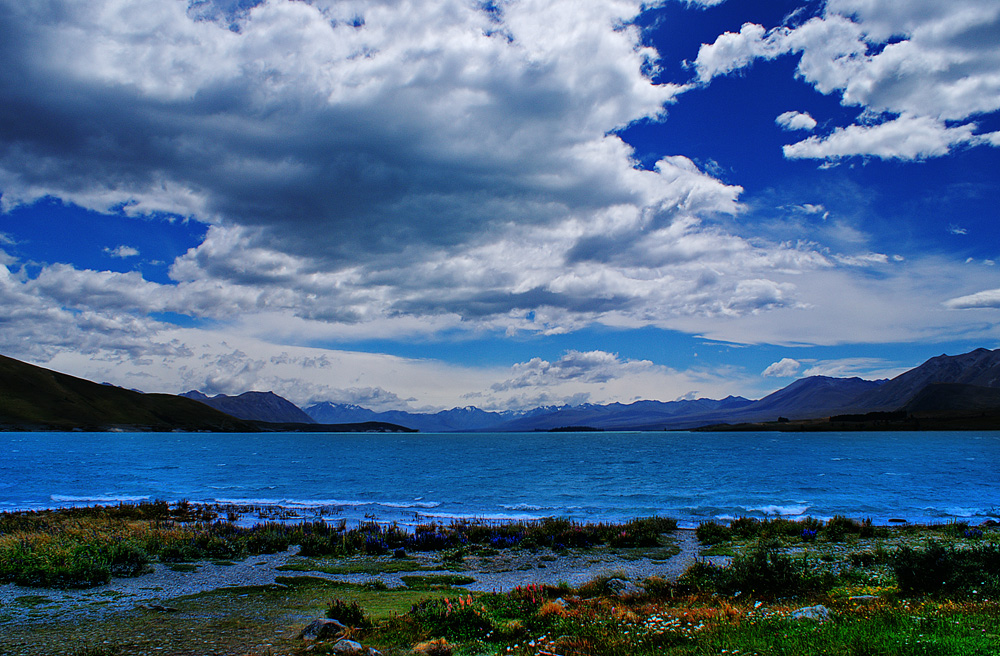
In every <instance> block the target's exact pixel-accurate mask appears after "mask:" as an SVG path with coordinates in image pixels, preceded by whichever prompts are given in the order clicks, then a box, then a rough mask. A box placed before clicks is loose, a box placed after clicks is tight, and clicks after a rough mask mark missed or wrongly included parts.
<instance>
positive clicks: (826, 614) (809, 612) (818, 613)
mask: <svg viewBox="0 0 1000 656" xmlns="http://www.w3.org/2000/svg"><path fill="white" fill-rule="evenodd" d="M792 619H793V620H812V621H813V622H826V621H827V620H829V619H830V609H829V608H827V607H826V606H823V605H819V606H806V607H805V608H800V609H798V610H793V611H792Z"/></svg>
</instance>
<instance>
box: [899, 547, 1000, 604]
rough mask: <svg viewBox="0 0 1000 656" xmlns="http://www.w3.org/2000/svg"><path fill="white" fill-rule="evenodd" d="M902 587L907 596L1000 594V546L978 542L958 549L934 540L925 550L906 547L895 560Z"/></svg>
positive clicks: (993, 595)
mask: <svg viewBox="0 0 1000 656" xmlns="http://www.w3.org/2000/svg"><path fill="white" fill-rule="evenodd" d="M892 567H893V571H894V572H895V574H896V581H897V583H898V584H899V589H900V591H902V593H903V594H906V595H917V594H941V595H953V596H960V597H964V596H968V595H972V594H977V595H983V596H991V597H996V596H998V595H1000V546H997V545H976V546H974V547H972V548H971V549H967V550H958V549H955V547H954V546H948V547H945V546H943V545H941V544H940V543H937V542H932V543H931V544H929V545H928V546H927V547H925V548H923V549H913V548H911V547H903V548H901V549H900V550H899V551H897V552H896V554H895V557H894V558H893V563H892Z"/></svg>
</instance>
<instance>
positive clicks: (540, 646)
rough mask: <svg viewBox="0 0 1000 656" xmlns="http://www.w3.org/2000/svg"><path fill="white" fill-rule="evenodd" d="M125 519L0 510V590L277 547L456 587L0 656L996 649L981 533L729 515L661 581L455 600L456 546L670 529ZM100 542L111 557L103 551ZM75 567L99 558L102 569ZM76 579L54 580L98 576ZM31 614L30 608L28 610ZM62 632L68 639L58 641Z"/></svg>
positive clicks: (221, 600)
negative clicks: (440, 569) (437, 558)
mask: <svg viewBox="0 0 1000 656" xmlns="http://www.w3.org/2000/svg"><path fill="white" fill-rule="evenodd" d="M140 505H142V504H140ZM145 506H146V507H142V508H140V507H138V506H130V505H123V506H116V507H110V508H90V509H73V510H60V511H45V512H36V513H8V514H5V515H0V559H2V566H3V568H4V569H3V571H4V572H5V574H4V576H6V577H7V578H5V579H4V580H5V581H8V582H13V581H15V580H16V579H17V576H18V574H17V573H16V572H17V570H18V568H21V569H25V568H26V567H27V568H28V569H31V571H34V572H35V574H33V575H32V576H31V577H27V578H28V579H30V580H31V581H32V583H31V584H32V585H35V586H41V587H40V588H39V590H40V593H43V592H44V586H59V585H69V584H71V583H69V581H71V580H72V579H71V573H66V570H65V568H67V567H70V564H71V563H74V562H76V563H79V562H90V563H91V564H93V563H103V565H102V566H104V567H106V568H107V570H108V573H109V574H110V575H111V576H119V575H138V574H141V571H142V569H143V567H148V566H149V564H150V563H152V562H154V561H157V560H158V561H161V562H181V560H182V559H190V560H199V559H206V558H219V557H223V554H228V555H226V556H225V557H231V558H241V557H245V556H246V555H249V554H254V553H262V552H263V551H264V550H267V549H282V548H287V547H288V545H292V544H300V545H303V549H304V548H305V545H308V544H312V545H313V546H312V547H310V548H311V549H312V550H313V551H312V552H309V553H307V554H302V557H303V558H306V557H308V558H313V559H318V560H322V561H323V562H327V563H342V564H347V563H351V562H359V559H371V558H373V557H376V556H377V557H378V558H381V559H382V560H386V562H392V560H394V558H393V556H400V557H399V558H396V559H395V560H398V561H399V562H405V560H404V559H403V558H402V553H401V552H405V551H406V550H411V551H412V550H416V549H418V548H426V549H427V550H428V551H430V550H435V551H439V552H440V553H441V555H442V559H444V557H445V556H449V557H450V558H451V562H452V563H453V564H454V565H455V566H456V567H455V569H456V573H455V574H450V575H439V574H420V575H412V576H407V577H405V579H404V581H405V583H406V584H405V585H403V586H400V587H394V588H389V587H386V586H385V585H379V584H378V582H377V581H374V580H373V581H370V582H368V583H345V582H337V581H330V580H327V579H322V578H318V577H316V576H308V575H305V572H301V573H300V572H296V575H294V576H287V577H280V578H279V579H278V580H277V581H276V582H275V583H274V584H273V585H263V586H254V587H249V588H247V587H242V588H239V587H238V588H222V589H218V590H212V591H209V592H205V593H199V594H195V595H190V596H186V597H181V598H178V599H175V600H172V601H171V603H170V606H171V607H170V608H168V609H165V608H162V607H159V608H139V609H136V610H134V611H130V612H126V613H119V614H117V615H114V616H109V617H104V618H99V619H95V620H92V621H87V622H85V623H82V622H81V623H76V624H74V625H73V626H72V627H66V626H60V625H58V624H44V623H39V625H37V626H32V627H18V628H17V630H14V629H13V628H12V630H11V631H9V632H7V633H8V634H9V638H7V639H9V640H15V639H16V640H19V641H20V642H18V643H17V647H16V648H15V647H13V646H12V645H11V644H9V643H8V644H0V652H3V653H5V654H6V653H11V654H15V653H17V654H20V653H24V654H34V653H65V654H70V655H72V656H84V655H85V654H86V656H117V655H121V654H130V653H147V652H153V651H155V652H156V653H165V654H171V653H175V654H189V653H190V654H193V653H201V652H198V651H197V649H202V650H205V649H208V651H206V652H204V653H209V652H211V653H218V654H233V655H246V654H259V655H261V656H278V655H279V654H282V655H285V654H287V655H300V654H301V655H305V654H333V653H345V652H344V651H343V650H344V649H345V648H346V647H345V644H346V643H347V642H350V643H353V644H357V645H363V648H364V649H368V648H372V649H376V650H378V651H379V652H381V653H382V654H384V655H387V656H389V655H394V656H395V655H403V654H407V655H410V654H425V655H454V656H471V655H473V654H476V655H480V654H499V655H503V656H506V655H516V656H529V655H530V656H552V655H559V656H570V655H573V656H582V655H590V656H605V655H607V656H611V655H625V654H630V655H631V654H635V655H639V656H644V655H647V654H648V655H652V654H680V655H691V656H695V655H698V656H707V655H709V654H711V655H713V656H721V655H723V654H725V655H726V656H728V655H730V654H739V655H743V656H745V655H747V654H757V655H759V656H765V655H768V656H769V655H772V654H774V655H778V654H833V655H835V656H861V655H863V654H887V655H892V656H896V655H898V656H910V655H913V656H916V655H918V654H920V655H928V654H930V655H938V654H940V655H941V656H944V655H952V654H957V655H968V656H979V655H982V656H986V655H987V654H995V653H998V651H1000V527H997V526H996V525H993V524H992V523H986V524H983V525H979V526H970V525H969V524H966V523H963V522H953V523H948V524H943V525H936V526H912V525H901V526H889V527H883V526H872V525H871V523H870V522H864V521H856V520H851V519H848V518H843V517H837V518H833V519H831V520H829V521H825V522H824V521H819V520H814V519H803V520H796V521H793V520H787V519H770V520H758V519H750V518H740V519H737V520H733V521H731V522H726V523H721V522H720V523H705V524H702V525H701V526H700V527H699V528H698V529H697V531H696V534H697V536H698V539H699V541H700V542H701V553H702V557H700V558H699V559H698V560H697V562H696V563H695V564H694V565H693V566H692V567H690V568H689V569H688V570H687V571H686V572H685V573H684V574H683V575H682V576H680V577H679V578H677V579H676V580H667V579H664V578H660V577H650V578H645V579H641V580H627V579H626V578H624V577H622V576H620V575H619V574H617V573H615V572H602V573H595V576H594V577H593V578H592V579H591V580H589V581H587V582H586V583H584V584H582V585H577V586H569V585H567V584H565V583H559V584H553V583H551V582H548V583H539V584H529V585H521V586H517V587H515V588H513V589H509V590H505V591H493V592H484V591H470V590H468V589H465V588H463V587H461V586H462V585H464V584H466V583H468V582H470V581H471V580H473V578H474V577H475V576H476V572H475V571H464V572H461V573H458V572H457V570H460V569H461V565H462V563H463V560H464V559H463V558H462V552H463V550H464V551H465V552H466V553H478V554H483V553H486V554H487V555H488V554H490V553H491V552H493V551H495V552H500V551H503V550H508V551H524V552H527V553H531V552H538V553H545V554H546V555H547V557H553V556H554V557H556V558H558V557H559V556H560V554H563V553H570V552H574V551H577V550H587V549H610V550H619V551H621V552H623V553H624V552H631V551H633V550H640V551H641V550H643V549H650V550H657V549H662V548H663V544H664V539H665V537H669V534H670V533H671V532H672V531H675V525H674V524H673V522H672V521H671V520H665V519H662V518H651V519H642V520H635V521H632V522H626V523H623V524H618V525H610V524H602V525H589V524H577V523H574V522H569V521H568V520H546V521H540V522H520V523H510V524H495V523H475V522H456V523H454V524H451V525H440V524H435V525H427V526H424V527H420V528H419V530H411V531H404V530H402V529H400V528H399V527H392V526H391V525H390V526H388V527H386V526H379V525H377V524H374V523H373V524H372V525H364V524H363V525H360V526H357V527H354V528H351V529H347V528H346V527H344V526H338V525H337V524H333V525H329V526H328V530H327V531H326V532H324V531H322V530H319V529H318V527H317V526H315V525H313V523H307V524H285V523H278V522H265V523H262V524H258V525H256V526H253V527H242V528H241V527H237V526H236V525H235V524H234V523H233V522H231V521H229V519H230V518H228V517H227V518H226V519H225V520H221V521H220V519H219V517H218V516H212V515H213V513H215V512H216V510H215V509H207V508H195V507H191V506H189V505H184V504H176V505H173V506H171V505H167V504H162V503H159V502H157V503H151V504H145ZM303 543H305V544H303ZM115 545H117V548H118V549H119V550H125V551H120V552H116V551H114V548H113V547H114V546H115ZM220 545H222V546H220ZM282 545H284V547H283V546H282ZM130 549H136V550H141V552H142V554H144V556H145V561H144V564H143V560H142V558H140V557H139V556H135V555H131V556H121V555H117V558H118V559H119V560H114V558H115V557H116V554H119V553H131V552H129V551H128V550H130ZM95 553H103V554H105V555H104V556H102V557H101V558H103V560H101V558H97V557H96V556H94V554H95ZM55 554H62V555H61V556H59V557H56V555H55ZM310 554H311V555H310ZM548 554H552V555H553V556H549V555H548ZM18 558H20V560H18ZM60 558H63V560H62V561H60V560H59V559H60ZM46 559H48V561H46ZM74 559H75V560H74ZM88 559H89V560H88ZM130 559H131V560H130ZM46 562H48V563H49V566H50V569H49V570H47V569H45V567H46V565H44V563H46ZM443 562H448V561H447V560H443ZM60 563H62V564H60ZM78 567H82V566H78ZM32 568H33V569H32ZM60 568H63V569H60ZM70 571H72V570H70ZM399 571H410V570H408V569H407V568H400V569H399ZM88 576H89V578H88V577H87V576H85V577H83V578H81V579H80V580H79V582H77V583H72V585H81V584H83V583H86V582H87V581H94V580H96V579H97V578H100V577H99V576H97V577H95V576H94V575H93V574H92V573H91V574H88ZM102 576H103V575H102ZM22 577H23V575H22ZM32 577H33V578H32ZM407 579H408V580H407ZM42 599H44V595H43V594H39V595H38V598H37V599H35V601H34V602H33V603H44V602H43V601H41V600H42ZM24 603H28V601H27V600H25V601H24ZM310 616H311V617H315V618H323V617H325V618H330V619H335V620H337V621H338V622H339V623H340V624H342V625H343V627H342V628H341V629H340V630H338V631H337V632H336V633H334V634H332V635H329V636H326V637H325V638H322V639H304V638H303V637H301V635H300V634H301V631H302V630H303V628H304V627H305V624H306V622H305V620H304V619H303V618H308V617H310ZM22 629H23V632H22ZM164 629H169V630H166V631H165V630H164ZM67 636H73V640H72V641H68V642H63V643H60V640H65V639H66V638H67ZM7 639H5V640H7ZM345 641H346V642H345ZM54 646H58V648H55V647H54ZM359 648H360V647H359ZM358 653H360V652H358Z"/></svg>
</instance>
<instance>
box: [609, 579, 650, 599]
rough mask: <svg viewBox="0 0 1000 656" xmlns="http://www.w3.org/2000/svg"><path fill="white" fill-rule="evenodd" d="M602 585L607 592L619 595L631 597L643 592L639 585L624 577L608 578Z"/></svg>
mask: <svg viewBox="0 0 1000 656" xmlns="http://www.w3.org/2000/svg"><path fill="white" fill-rule="evenodd" d="M604 587H605V588H606V589H607V591H608V592H610V593H612V594H616V595H618V596H619V597H633V596H635V595H640V594H642V593H643V592H645V591H644V590H643V589H642V588H641V587H640V586H638V585H636V584H635V583H632V581H628V580H626V579H608V582H607V583H605V584H604Z"/></svg>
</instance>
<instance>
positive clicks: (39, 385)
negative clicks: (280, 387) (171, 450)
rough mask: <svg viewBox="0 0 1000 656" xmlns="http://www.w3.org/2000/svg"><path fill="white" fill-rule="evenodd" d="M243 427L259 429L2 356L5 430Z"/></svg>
mask: <svg viewBox="0 0 1000 656" xmlns="http://www.w3.org/2000/svg"><path fill="white" fill-rule="evenodd" d="M116 428H117V429H123V430H139V431H170V430H184V431H238V432H252V431H257V430H259V428H258V427H257V426H255V425H254V424H253V423H251V422H246V421H242V420H240V419H236V418H234V417H230V416H229V415H227V414H224V413H222V412H219V411H218V410H215V409H213V408H210V407H208V406H206V405H204V404H202V403H198V402H197V401H193V400H191V399H185V398H182V397H179V396H173V395H171V394H141V393H139V392H133V391H131V390H126V389H122V388H120V387H112V386H109V385H99V384H97V383H93V382H90V381H88V380H83V379H82V378H76V377H74V376H68V375H66V374H61V373H57V372H55V371H50V370H48V369H43V368H42V367H36V366H34V365H30V364H27V363H24V362H20V361H18V360H14V359H12V358H8V357H5V356H2V355H0V429H2V430H74V429H79V430H109V429H116Z"/></svg>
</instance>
